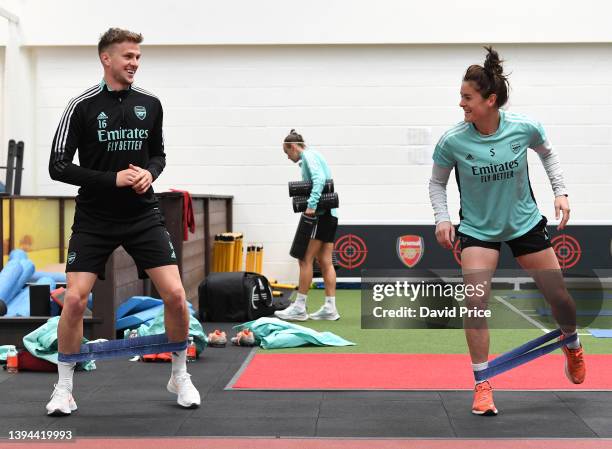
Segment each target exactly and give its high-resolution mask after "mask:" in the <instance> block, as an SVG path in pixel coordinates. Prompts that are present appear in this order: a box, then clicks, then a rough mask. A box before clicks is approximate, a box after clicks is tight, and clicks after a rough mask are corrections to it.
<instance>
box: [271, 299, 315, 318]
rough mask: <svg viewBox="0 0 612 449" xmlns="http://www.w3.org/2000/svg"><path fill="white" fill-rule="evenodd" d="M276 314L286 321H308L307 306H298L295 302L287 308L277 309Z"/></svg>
mask: <svg viewBox="0 0 612 449" xmlns="http://www.w3.org/2000/svg"><path fill="white" fill-rule="evenodd" d="M274 315H275V316H276V317H278V318H280V319H281V320H286V321H306V320H307V319H308V313H306V308H305V307H298V306H297V305H296V304H295V303H291V305H290V306H289V307H287V308H286V309H285V310H277V311H276V312H274Z"/></svg>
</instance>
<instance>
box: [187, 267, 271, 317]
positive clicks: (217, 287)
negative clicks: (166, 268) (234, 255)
mask: <svg viewBox="0 0 612 449" xmlns="http://www.w3.org/2000/svg"><path fill="white" fill-rule="evenodd" d="M198 299H199V302H200V320H202V321H227V322H237V321H240V322H243V321H251V320H256V319H257V318H261V317H263V316H269V315H272V314H273V313H274V311H275V310H276V309H275V308H274V305H273V297H272V289H271V288H270V284H269V283H268V279H266V277H265V276H262V275H261V274H258V273H251V272H246V271H238V272H229V273H210V274H209V275H208V277H207V278H206V279H205V280H204V281H203V282H202V283H201V284H200V286H199V287H198Z"/></svg>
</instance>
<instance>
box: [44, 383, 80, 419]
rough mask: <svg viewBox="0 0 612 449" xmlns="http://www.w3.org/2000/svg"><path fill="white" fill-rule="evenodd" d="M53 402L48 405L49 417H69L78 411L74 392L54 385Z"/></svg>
mask: <svg viewBox="0 0 612 449" xmlns="http://www.w3.org/2000/svg"><path fill="white" fill-rule="evenodd" d="M53 388H54V389H53V393H51V400H50V401H49V403H48V404H47V415H49V416H67V415H70V414H71V413H72V412H74V411H75V410H76V409H77V405H76V402H74V398H73V397H72V392H71V391H70V390H68V389H67V388H65V387H62V386H58V385H57V384H56V385H53Z"/></svg>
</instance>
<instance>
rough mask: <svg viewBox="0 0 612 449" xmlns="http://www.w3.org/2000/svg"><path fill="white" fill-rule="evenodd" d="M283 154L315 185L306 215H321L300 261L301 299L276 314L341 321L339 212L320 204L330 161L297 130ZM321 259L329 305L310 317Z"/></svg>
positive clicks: (299, 289)
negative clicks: (336, 252)
mask: <svg viewBox="0 0 612 449" xmlns="http://www.w3.org/2000/svg"><path fill="white" fill-rule="evenodd" d="M283 151H284V152H285V154H286V155H287V158H288V159H289V160H290V161H292V162H297V163H299V164H300V165H301V169H302V180H303V181H311V182H312V190H311V192H310V196H309V197H308V208H307V209H306V211H305V212H304V214H305V215H308V216H315V215H316V216H317V222H316V225H315V227H314V229H313V233H312V237H311V239H310V242H309V243H308V247H307V249H306V254H305V256H304V257H303V258H302V259H300V260H299V264H300V283H299V287H298V294H297V299H296V300H295V301H294V302H293V303H292V304H291V305H290V306H289V307H287V308H286V309H285V310H280V311H277V312H275V315H276V316H277V317H279V318H282V319H284V320H292V321H306V320H307V319H308V318H310V319H313V320H331V321H335V320H337V319H339V318H340V315H339V314H338V311H337V309H336V270H335V269H334V266H333V263H332V252H333V249H334V240H335V238H336V228H337V227H338V217H337V211H336V209H332V210H323V209H320V208H319V209H318V208H317V204H318V203H319V199H320V198H321V192H322V191H323V188H324V186H325V181H326V180H327V179H332V175H331V171H330V169H329V167H328V165H327V162H326V161H325V159H324V158H323V156H322V155H321V153H319V152H318V151H315V150H313V149H312V148H309V147H307V146H306V144H305V143H304V139H303V138H302V136H301V135H299V134H298V133H297V132H296V131H295V129H292V130H291V132H290V133H289V135H288V136H287V137H285V140H284V141H283ZM315 257H316V259H317V262H319V266H320V267H321V274H322V275H323V281H324V283H325V303H324V304H323V306H322V307H321V308H320V309H319V310H318V311H316V312H315V313H312V314H310V315H309V314H308V313H307V311H306V300H307V296H308V289H309V288H310V284H311V283H312V264H313V262H314V259H315Z"/></svg>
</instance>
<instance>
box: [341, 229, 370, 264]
mask: <svg viewBox="0 0 612 449" xmlns="http://www.w3.org/2000/svg"><path fill="white" fill-rule="evenodd" d="M334 252H335V253H336V256H337V259H338V265H340V266H341V267H342V268H346V269H347V270H353V269H355V268H357V267H359V266H360V265H362V264H363V263H364V262H365V260H366V257H367V255H368V247H367V246H366V244H365V242H364V241H363V239H362V238H361V237H358V236H356V235H355V234H345V235H343V236H342V237H340V238H338V239H337V240H336V244H335V245H334Z"/></svg>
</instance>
